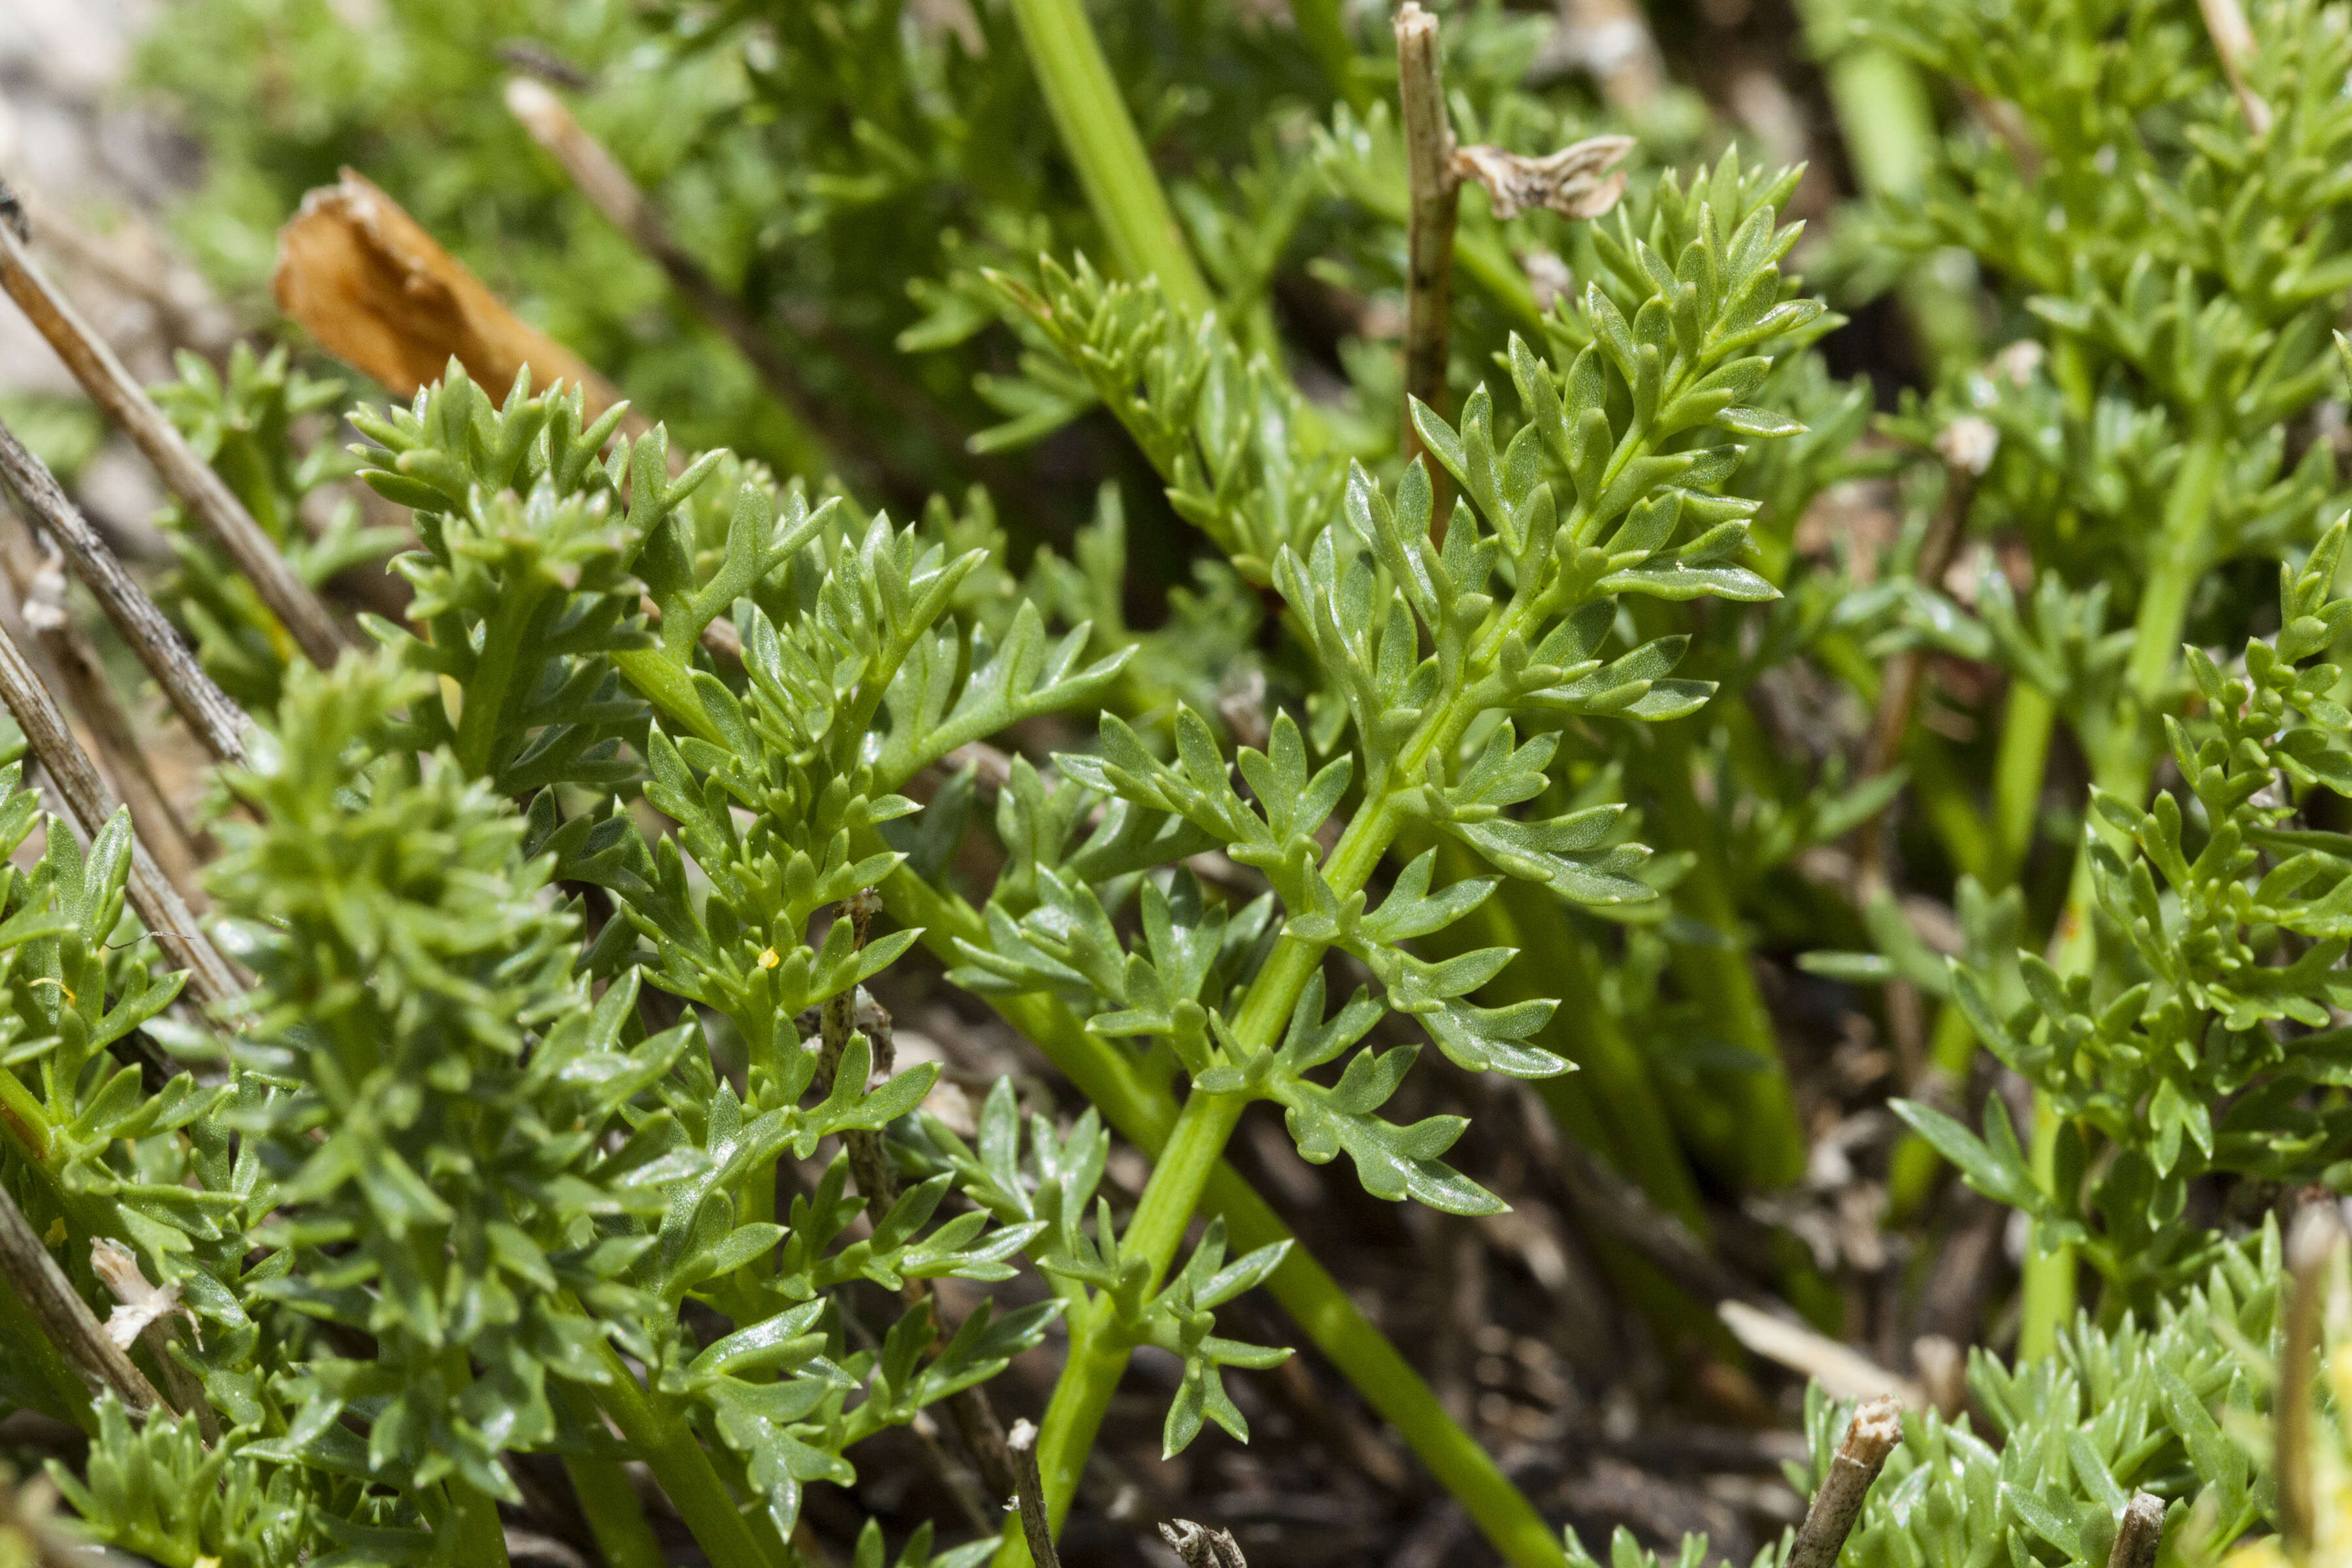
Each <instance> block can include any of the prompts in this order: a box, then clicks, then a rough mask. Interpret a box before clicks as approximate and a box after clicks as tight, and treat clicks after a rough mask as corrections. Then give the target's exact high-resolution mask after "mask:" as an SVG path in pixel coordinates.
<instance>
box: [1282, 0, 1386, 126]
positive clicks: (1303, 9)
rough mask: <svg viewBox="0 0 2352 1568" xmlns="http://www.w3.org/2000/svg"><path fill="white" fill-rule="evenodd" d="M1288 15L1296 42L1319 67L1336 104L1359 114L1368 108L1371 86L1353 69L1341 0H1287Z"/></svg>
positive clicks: (1353, 57) (1353, 53)
mask: <svg viewBox="0 0 2352 1568" xmlns="http://www.w3.org/2000/svg"><path fill="white" fill-rule="evenodd" d="M1290 16H1291V21H1292V23H1293V25H1294V26H1297V29H1298V41H1299V42H1300V43H1301V44H1304V45H1305V46H1306V47H1307V53H1308V54H1310V55H1313V56H1314V57H1315V63H1316V64H1317V65H1318V66H1320V67H1322V68H1323V74H1324V75H1325V76H1326V77H1328V78H1329V79H1330V81H1331V90H1332V92H1333V93H1335V94H1337V95H1338V97H1339V101H1340V102H1342V103H1344V104H1346V105H1347V106H1348V107H1349V108H1350V109H1352V110H1355V111H1356V112H1357V113H1359V114H1361V113H1362V112H1363V111H1364V110H1367V109H1370V107H1371V105H1372V84H1371V83H1370V82H1369V81H1366V80H1365V79H1364V76H1363V73H1362V72H1361V71H1360V70H1358V69H1357V68H1356V44H1355V40H1354V39H1352V38H1350V37H1348V23H1347V18H1346V17H1345V16H1343V15H1341V0H1290Z"/></svg>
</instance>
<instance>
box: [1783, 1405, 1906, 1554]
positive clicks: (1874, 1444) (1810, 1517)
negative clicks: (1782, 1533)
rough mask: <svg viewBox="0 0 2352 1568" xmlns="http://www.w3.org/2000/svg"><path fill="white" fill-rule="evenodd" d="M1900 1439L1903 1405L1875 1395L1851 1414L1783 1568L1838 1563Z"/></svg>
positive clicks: (1791, 1544) (1901, 1435)
mask: <svg viewBox="0 0 2352 1568" xmlns="http://www.w3.org/2000/svg"><path fill="white" fill-rule="evenodd" d="M1902 1440H1903V1407H1902V1406H1901V1405H1898V1404H1896V1403H1895V1401H1894V1400H1893V1399H1890V1398H1884V1397H1882V1398H1878V1399H1873V1400H1871V1401H1870V1402H1868V1403H1867V1404H1865V1405H1863V1407H1862V1408H1861V1409H1859V1410H1857V1411H1855V1412H1854V1413H1853V1421H1851V1422H1850V1423H1848V1424H1847V1426H1846V1429H1845V1439H1844V1441H1843V1442H1841V1443H1840V1444H1839V1445H1838V1451H1837V1455H1836V1457H1835V1458H1832V1459H1831V1460H1830V1473H1829V1475H1828V1476H1827V1477H1826V1478H1824V1479H1823V1480H1822V1485H1821V1489H1820V1490H1819V1491H1816V1492H1815V1493H1813V1502H1812V1506H1811V1508H1809V1509H1807V1510H1805V1522H1804V1523H1802V1524H1801V1525H1799V1526H1798V1527H1797V1539H1796V1540H1795V1541H1794V1542H1791V1543H1790V1547H1789V1555H1788V1558H1787V1561H1786V1563H1785V1564H1784V1568H1836V1564H1837V1560H1838V1552H1839V1551H1840V1550H1841V1549H1842V1548H1843V1546H1844V1545H1845V1538H1846V1537H1847V1536H1848V1535H1850V1534H1852V1533H1853V1525H1854V1521H1856V1520H1858V1519H1860V1518H1861V1517H1862V1503H1863V1499H1864V1498H1865V1497H1867V1496H1868V1495H1869V1494H1870V1483H1871V1482H1873V1481H1874V1480H1876V1479H1878V1472H1879V1471H1880V1470H1881V1469H1883V1468H1885V1464H1886V1456H1887V1455H1889V1454H1891V1453H1893V1452H1894V1451H1895V1444H1897V1443H1899V1442H1901V1441H1902Z"/></svg>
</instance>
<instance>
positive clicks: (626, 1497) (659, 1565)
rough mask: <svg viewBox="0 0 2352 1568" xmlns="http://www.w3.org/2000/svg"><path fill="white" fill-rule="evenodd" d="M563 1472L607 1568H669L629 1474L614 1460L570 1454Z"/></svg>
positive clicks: (564, 1460)
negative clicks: (570, 1483) (569, 1481)
mask: <svg viewBox="0 0 2352 1568" xmlns="http://www.w3.org/2000/svg"><path fill="white" fill-rule="evenodd" d="M563 1473H564V1475H565V1476H566V1477H568V1478H569V1479H571V1482H572V1496H573V1497H575V1498H576V1499H578V1500H579V1502H580V1517H581V1518H582V1519H583V1520H585V1521H587V1522H588V1533H589V1534H590V1535H591V1536H592V1537H593V1538H594V1540H595V1542H596V1550H597V1551H598V1552H601V1553H603V1555H604V1568H666V1564H667V1558H665V1557H664V1556H663V1555H662V1549H661V1541H660V1538H659V1537H657V1536H656V1535H655V1534H654V1527H653V1525H652V1524H651V1523H650V1522H648V1521H647V1520H646V1510H645V1509H644V1508H643V1507H642V1506H641V1505H640V1504H639V1503H638V1501H637V1493H636V1489H635V1488H634V1487H632V1486H631V1485H630V1484H629V1472H628V1471H627V1470H625V1469H624V1468H621V1466H620V1465H618V1464H616V1463H615V1462H614V1461H613V1460H611V1459H598V1458H590V1457H589V1456H587V1455H585V1454H567V1455H566V1456H564V1459H563Z"/></svg>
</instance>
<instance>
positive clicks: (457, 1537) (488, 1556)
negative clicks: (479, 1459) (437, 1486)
mask: <svg viewBox="0 0 2352 1568" xmlns="http://www.w3.org/2000/svg"><path fill="white" fill-rule="evenodd" d="M442 1484H443V1487H444V1489H445V1490H446V1493H447V1496H448V1499H449V1511H448V1513H447V1515H446V1516H445V1518H446V1521H447V1523H448V1524H449V1526H450V1530H451V1532H452V1540H451V1542H450V1554H449V1555H448V1556H446V1557H443V1556H441V1555H440V1554H439V1553H438V1552H436V1553H435V1561H436V1562H443V1563H462V1564H464V1568H506V1563H507V1532H506V1527H505V1526H503V1525H501V1524H500V1523H499V1505H498V1504H497V1503H495V1502H492V1501H491V1500H490V1499H489V1498H488V1496H487V1495H486V1494H484V1493H483V1492H481V1491H479V1490H478V1489H475V1488H473V1487H471V1486H469V1485H467V1483H466V1482H465V1481H463V1480H460V1479H458V1478H457V1477H456V1476H452V1477H450V1478H449V1479H448V1480H446V1481H445V1482H444V1483H442Z"/></svg>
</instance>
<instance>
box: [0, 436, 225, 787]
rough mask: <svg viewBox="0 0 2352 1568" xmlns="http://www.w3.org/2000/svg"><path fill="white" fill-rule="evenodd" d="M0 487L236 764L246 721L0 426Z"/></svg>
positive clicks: (201, 738) (206, 741) (43, 468)
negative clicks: (55, 546) (60, 550)
mask: <svg viewBox="0 0 2352 1568" xmlns="http://www.w3.org/2000/svg"><path fill="white" fill-rule="evenodd" d="M0 487H5V489H7V491H8V492H9V493H10V494H12V495H14V496H15V497H16V505H17V510H19V512H20V513H21V514H22V515H23V516H24V517H25V518H26V521H30V522H34V523H37V524H38V525H39V526H40V527H41V529H42V530H43V531H46V532H47V534H48V536H49V537H50V538H51V539H53V540H55V541H57V542H58V545H59V546H60V547H61V548H63V550H64V551H65V553H66V558H67V560H68V561H69V562H70V563H72V565H73V569H74V575H75V576H77V577H79V578H80V579H81V580H82V583H83V584H84V585H85V586H87V587H88V588H89V591H90V593H91V594H92V595H95V596H96V597H97V599H98V603H99V607H100V609H102V610H104V611H105V612H106V618H107V619H108V620H110V621H111V622H113V623H114V629H115V630H116V631H118V632H120V633H121V635H122V639H123V640H124V641H125V642H127V643H129V644H130V645H131V649H132V651H133V652H135V653H137V654H138V656H139V659H140V662H141V663H142V664H144V665H145V666H146V667H147V668H148V669H149V671H150V672H151V673H152V674H153V675H154V677H155V680H156V683H157V684H158V685H160V686H161V687H163V695H164V696H165V697H167V698H168V699H170V700H171V703H172V706H173V709H174V710H177V711H178V713H179V715H180V717H181V718H183V719H184V720H185V721H187V724H188V728H189V729H190V730H192V731H194V732H195V736H196V740H197V741H198V742H200V743H201V744H202V745H203V746H204V748H205V751H207V752H210V753H212V756H213V758H214V760H215V761H216V762H224V763H228V762H235V763H242V762H243V761H244V760H245V736H246V731H247V730H248V729H250V728H251V726H252V723H253V721H251V720H250V719H248V718H247V717H246V715H245V711H244V710H242V709H240V708H239V707H237V705H236V703H235V702H233V701H231V700H229V697H228V694H227V693H226V692H225V691H223V690H222V689H220V688H219V687H218V686H216V685H215V684H214V683H213V679H212V677H211V676H209V675H206V674H205V671H204V667H203V666H202V665H200V664H198V663H197V662H196V656H195V653H194V650H193V649H191V648H190V647H188V645H187V644H186V643H184V642H182V641H181V640H180V634H179V632H178V631H177V630H176V629H175V628H174V627H173V625H172V623H171V622H170V621H168V620H166V619H164V618H163V611H162V610H160V609H157V608H156V607H155V601H154V600H152V599H151V598H149V597H148V596H147V592H146V590H145V589H143V588H142V587H140V586H139V584H137V583H136V582H134V581H133V580H132V578H131V574H130V573H129V572H128V571H126V570H125V569H124V568H123V564H122V563H121V560H120V559H119V558H118V557H117V556H116V555H115V553H114V552H113V550H112V549H111V548H110V546H109V545H108V544H107V542H106V541H105V540H103V539H101V538H100V537H99V534H98V531H97V530H96V529H94V528H92V527H91V526H90V524H89V519H88V518H85V517H84V516H82V514H81V509H80V508H79V507H77V506H75V505H74V503H73V502H72V500H69V499H68V497H67V495H66V492H65V489H64V488H63V487H61V486H60V485H59V484H58V479H57V476H56V475H55V474H52V473H50V472H49V468H48V465H47V464H46V463H44V462H42V461H41V460H40V459H39V458H37V457H35V456H33V454H32V453H31V452H29V451H27V450H26V449H25V444H24V443H23V442H21V441H19V440H18V439H16V433H15V432H14V431H12V430H10V429H9V428H8V427H7V426H5V425H0ZM44 760H45V761H46V759H44Z"/></svg>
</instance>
